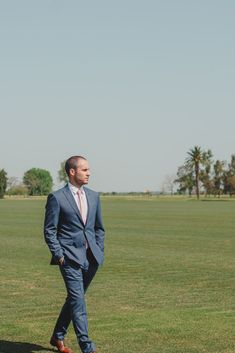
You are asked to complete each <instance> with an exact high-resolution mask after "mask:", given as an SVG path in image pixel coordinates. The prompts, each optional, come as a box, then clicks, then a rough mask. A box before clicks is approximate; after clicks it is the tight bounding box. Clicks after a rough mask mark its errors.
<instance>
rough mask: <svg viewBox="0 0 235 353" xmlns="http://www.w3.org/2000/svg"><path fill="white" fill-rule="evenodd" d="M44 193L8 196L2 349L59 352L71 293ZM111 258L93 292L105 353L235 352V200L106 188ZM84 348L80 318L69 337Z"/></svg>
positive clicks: (0, 224)
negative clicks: (51, 236) (51, 243)
mask: <svg viewBox="0 0 235 353" xmlns="http://www.w3.org/2000/svg"><path fill="white" fill-rule="evenodd" d="M44 205H45V200H0V240H1V243H0V244H1V251H0V252H1V256H0V271H1V272H0V275H1V281H0V307H1V316H0V317H1V323H0V353H34V352H39V353H43V352H44V353H45V352H50V351H51V347H50V345H49V344H48V340H49V338H50V335H51V331H52V329H53V326H54V322H55V319H56V317H57V315H58V312H59V310H60V307H61V305H62V303H63V301H64V298H65V295H66V293H65V289H64V285H63V282H62V279H61V278H60V274H59V271H58V268H57V267H56V266H49V261H50V254H49V251H48V249H47V246H46V244H45V243H44V240H43V235H42V225H43V216H44ZM102 208H103V214H104V222H105V226H106V233H107V237H106V260H105V264H104V266H103V267H102V268H101V269H100V271H99V272H98V274H97V276H96V277H95V280H94V282H93V283H92V285H91V287H90V289H89V291H88V293H87V305H88V312H89V329H90V335H91V337H92V339H94V341H95V342H96V345H97V347H98V352H100V353H134V352H136V353H158V352H159V353H204V352H206V353H207V352H208V353H210V352H211V353H212V352H213V353H234V352H235V234H234V232H235V217H234V215H235V202H233V201H230V200H227V199H226V200H214V199H210V200H209V201H207V202H206V201H204V200H202V201H199V202H197V201H196V200H193V199H191V200H190V199H181V198H179V199H177V198H166V199H161V198H154V197H153V198H149V199H145V198H128V197H123V198H121V197H113V198H112V197H104V198H103V199H102ZM67 342H68V344H69V345H70V346H71V348H72V349H73V351H74V352H75V353H76V352H79V349H78V346H77V343H76V339H75V335H74V331H73V327H72V326H71V328H70V330H69V334H68V338H67Z"/></svg>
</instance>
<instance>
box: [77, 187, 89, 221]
mask: <svg viewBox="0 0 235 353" xmlns="http://www.w3.org/2000/svg"><path fill="white" fill-rule="evenodd" d="M77 194H78V204H79V210H80V214H81V217H82V220H83V223H84V224H85V223H86V216H87V215H86V206H85V203H84V199H83V195H82V191H81V190H80V189H79V190H78V192H77Z"/></svg>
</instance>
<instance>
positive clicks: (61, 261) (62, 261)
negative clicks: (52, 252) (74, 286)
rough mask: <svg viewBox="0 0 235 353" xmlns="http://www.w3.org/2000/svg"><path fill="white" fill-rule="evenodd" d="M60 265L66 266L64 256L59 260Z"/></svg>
mask: <svg viewBox="0 0 235 353" xmlns="http://www.w3.org/2000/svg"><path fill="white" fill-rule="evenodd" d="M59 264H60V266H62V265H63V264H64V256H63V257H61V258H60V259H59Z"/></svg>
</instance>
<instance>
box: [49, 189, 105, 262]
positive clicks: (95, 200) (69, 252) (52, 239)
mask: <svg viewBox="0 0 235 353" xmlns="http://www.w3.org/2000/svg"><path fill="white" fill-rule="evenodd" d="M84 191H85V194H86V198H87V204H88V213H87V220H86V224H84V223H83V220H82V217H81V214H80V212H79V209H78V207H77V205H76V202H75V200H74V197H73V195H72V193H71V191H70V189H69V186H68V185H66V186H64V187H63V188H62V189H60V190H57V191H55V192H53V193H51V194H49V195H48V198H47V203H46V213H45V221H44V237H45V241H46V243H47V245H48V247H49V249H50V251H51V254H52V260H51V264H58V260H59V259H60V258H61V257H63V256H64V257H65V261H66V259H70V260H72V261H75V262H76V263H78V264H79V265H80V266H81V267H82V268H84V269H86V268H87V267H88V261H87V258H86V242H87V243H88V246H89V248H90V250H91V252H92V254H93V256H94V257H95V259H96V261H97V262H98V264H102V262H103V259H104V234H105V232H104V227H103V223H102V218H101V209H100V199H99V195H98V193H97V192H95V191H93V190H90V189H88V188H86V187H84Z"/></svg>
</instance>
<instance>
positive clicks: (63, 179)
mask: <svg viewBox="0 0 235 353" xmlns="http://www.w3.org/2000/svg"><path fill="white" fill-rule="evenodd" d="M65 162H66V161H63V162H61V163H60V169H59V170H58V179H59V182H65V183H67V181H68V175H67V173H66V171H65V168H64V166H65Z"/></svg>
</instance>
